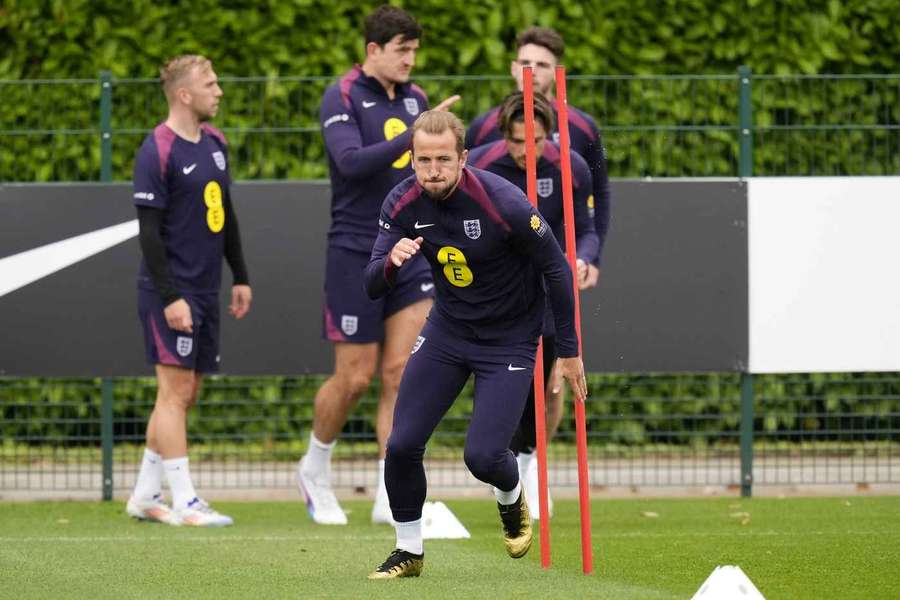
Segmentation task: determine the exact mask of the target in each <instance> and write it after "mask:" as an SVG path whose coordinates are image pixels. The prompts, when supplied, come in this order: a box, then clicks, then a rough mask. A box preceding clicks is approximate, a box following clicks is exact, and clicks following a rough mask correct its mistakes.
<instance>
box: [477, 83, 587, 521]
mask: <svg viewBox="0 0 900 600" xmlns="http://www.w3.org/2000/svg"><path fill="white" fill-rule="evenodd" d="M498 123H499V127H500V131H501V132H503V139H502V140H499V141H496V142H492V143H490V144H485V145H484V146H479V147H478V148H475V149H474V150H471V151H470V152H469V164H470V165H472V166H473V167H476V168H479V169H484V170H486V171H490V172H491V173H496V174H497V175H500V176H501V177H503V178H504V179H506V180H508V181H510V182H512V183H514V184H515V185H516V186H517V187H518V188H519V189H520V190H522V191H523V192H524V191H525V190H526V182H525V174H526V173H525V99H524V95H523V94H522V92H515V93H513V94H510V95H509V96H508V97H507V98H506V100H504V102H503V104H502V105H501V106H500V113H499V119H498ZM553 126H554V122H553V108H552V107H551V105H550V102H549V101H548V100H547V99H546V98H545V97H544V96H543V94H540V93H539V92H535V94H534V140H535V154H536V156H537V190H536V191H537V197H538V209H539V210H540V211H541V214H542V215H543V216H544V218H546V219H547V224H548V225H549V226H550V229H551V230H552V231H553V236H554V237H555V238H556V241H557V242H558V243H559V246H560V248H561V249H565V243H566V242H565V232H564V228H563V194H562V192H563V190H562V171H561V161H560V149H559V145H557V144H555V143H554V142H552V141H550V140H548V139H547V136H548V134H549V132H551V131H553V128H554V127H553ZM571 160H572V186H573V205H574V206H573V208H574V215H575V247H576V253H577V255H578V256H577V259H576V265H577V269H578V276H579V279H583V278H584V277H585V274H586V273H585V272H586V271H587V268H588V265H590V264H591V263H592V262H593V261H594V260H595V259H596V258H597V253H598V249H599V241H598V239H597V234H596V232H595V231H594V222H593V219H591V216H590V214H589V211H588V198H589V196H590V195H591V172H590V170H589V169H588V166H587V163H585V161H584V159H583V158H581V157H580V156H579V155H578V154H575V153H574V152H573V153H572V154H571ZM543 349H544V382H545V383H546V384H547V385H548V386H549V385H550V384H551V380H550V371H551V369H552V368H553V364H554V362H555V361H556V338H555V335H554V329H553V316H552V315H550V314H548V315H547V319H546V321H545V324H544V345H543ZM551 391H552V390H550V389H549V388H548V389H547V395H548V396H551V394H550V392H551ZM554 397H555V399H557V402H555V403H550V404H548V407H547V408H548V413H549V414H548V415H547V421H548V427H547V440H548V441H549V440H550V438H552V436H553V433H554V432H555V431H556V428H557V426H558V425H559V421H560V418H561V416H562V406H561V402H560V401H559V400H560V395H559V394H556V395H555V396H554ZM536 445H537V441H536V433H535V420H534V388H533V386H532V388H531V389H530V390H529V392H528V401H527V402H526V404H525V411H524V412H523V414H522V420H521V423H520V424H519V429H518V431H516V435H515V436H514V437H513V442H512V444H511V446H510V448H511V449H512V451H513V452H514V453H515V454H516V458H517V461H518V462H519V466H520V471H519V476H520V477H521V479H522V482H523V484H524V486H525V498H526V499H527V501H528V505H529V506H530V507H531V508H532V516H533V517H534V518H538V510H537V506H538V478H537V466H538V465H537V461H536V460H534V459H533V458H532V454H533V453H534V449H535V447H536ZM523 455H524V456H523ZM520 457H521V458H520ZM548 499H549V496H548ZM551 502H552V500H551ZM551 506H552V504H551Z"/></svg>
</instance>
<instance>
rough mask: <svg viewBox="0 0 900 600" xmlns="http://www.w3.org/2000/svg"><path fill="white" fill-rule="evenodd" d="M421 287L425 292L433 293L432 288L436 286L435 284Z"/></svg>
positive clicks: (424, 284) (426, 284)
mask: <svg viewBox="0 0 900 600" xmlns="http://www.w3.org/2000/svg"><path fill="white" fill-rule="evenodd" d="M419 287H420V289H421V290H422V291H423V292H429V291H431V288H433V287H434V284H433V283H423V284H422V285H421V286H419Z"/></svg>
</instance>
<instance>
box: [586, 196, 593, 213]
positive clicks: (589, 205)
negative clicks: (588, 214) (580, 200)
mask: <svg viewBox="0 0 900 600" xmlns="http://www.w3.org/2000/svg"><path fill="white" fill-rule="evenodd" d="M587 205H588V209H589V210H594V195H593V194H591V195H590V196H588V199H587Z"/></svg>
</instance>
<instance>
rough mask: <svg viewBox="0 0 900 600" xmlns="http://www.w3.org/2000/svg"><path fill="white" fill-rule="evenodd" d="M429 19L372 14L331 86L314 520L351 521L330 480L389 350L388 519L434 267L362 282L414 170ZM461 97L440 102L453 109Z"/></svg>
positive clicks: (383, 430)
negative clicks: (357, 54)
mask: <svg viewBox="0 0 900 600" xmlns="http://www.w3.org/2000/svg"><path fill="white" fill-rule="evenodd" d="M421 33H422V30H421V27H420V26H419V24H418V23H417V22H416V21H415V19H414V18H413V17H412V16H410V15H409V14H407V13H406V12H404V11H403V10H402V9H399V8H396V7H393V6H382V7H380V8H378V9H376V10H375V11H374V12H373V13H372V14H370V15H369V16H368V17H367V18H366V20H365V41H366V59H365V61H364V62H363V64H362V66H360V65H356V66H355V67H353V68H352V69H350V71H348V72H347V73H346V74H345V75H344V76H343V77H341V79H340V81H338V83H336V84H334V85H332V86H331V87H329V88H328V89H327V90H326V91H325V95H324V96H323V97H322V104H321V107H320V117H321V126H322V135H323V137H324V138H325V147H326V149H327V153H328V167H329V172H330V175H331V193H332V205H331V216H332V223H331V229H330V230H329V232H328V252H327V258H326V266H325V299H324V302H325V306H324V315H323V323H322V329H323V336H324V337H325V338H326V339H328V340H330V341H331V342H333V344H334V374H333V375H332V376H331V377H330V378H329V379H328V380H327V381H326V382H325V383H324V384H323V385H322V387H321V388H319V391H318V393H317V394H316V399H315V415H314V418H313V428H312V431H311V432H310V440H309V446H308V448H307V452H306V454H305V455H304V456H303V458H302V459H301V461H300V462H299V464H298V468H297V481H298V484H299V486H300V491H301V493H302V494H303V495H304V496H305V498H306V502H307V507H308V509H309V514H310V515H311V516H312V518H313V520H315V522H316V523H321V524H332V525H344V524H346V523H347V517H346V515H345V514H344V511H343V510H342V509H341V507H340V505H339V504H338V501H337V498H336V497H335V495H334V492H333V491H332V487H331V479H330V473H331V467H330V465H331V452H332V448H333V447H334V444H335V443H336V441H337V437H338V435H339V434H340V432H341V429H342V428H343V427H344V424H345V423H346V422H347V417H348V415H349V413H350V411H351V410H352V408H353V406H354V405H355V404H356V401H357V399H358V398H359V397H360V395H361V394H362V393H363V392H364V391H365V390H366V389H367V388H368V387H369V382H370V381H371V379H372V377H373V376H374V374H375V369H376V366H377V364H378V354H379V349H380V350H381V384H382V387H381V397H380V399H379V404H378V413H377V419H376V434H377V437H378V445H379V458H380V460H379V475H378V483H377V487H376V494H375V503H374V506H373V509H372V521H373V522H374V523H390V522H391V515H390V506H389V505H388V501H387V492H386V491H385V488H384V460H383V458H384V444H385V442H386V440H387V436H388V434H389V433H390V431H391V419H392V417H393V411H394V403H395V401H396V398H397V387H398V386H399V384H400V375H401V374H402V373H403V367H404V366H405V365H406V360H407V358H408V357H409V349H410V348H411V347H412V345H413V342H415V339H416V334H417V333H418V332H419V330H420V329H421V328H422V324H423V323H424V322H425V315H427V314H428V311H429V309H430V308H431V303H432V297H433V295H434V283H433V282H432V280H431V273H430V272H429V270H428V265H427V264H426V263H425V261H423V260H417V261H414V262H413V263H412V264H410V265H409V268H408V269H405V270H404V273H403V277H401V279H400V281H398V282H397V284H396V286H394V288H393V289H392V290H391V293H390V294H388V295H387V296H385V297H384V298H381V299H379V300H378V301H372V300H370V299H369V298H367V297H366V295H365V292H364V291H363V289H362V286H361V285H360V279H361V278H362V274H363V270H364V269H365V267H366V264H368V262H369V255H370V254H371V251H372V245H373V244H374V242H375V233H376V231H375V229H374V228H373V226H372V225H373V224H374V223H375V222H376V221H377V220H378V211H379V209H380V208H381V203H382V202H383V201H384V198H385V196H387V194H388V192H390V190H391V189H392V188H393V187H394V186H395V185H397V184H398V183H399V182H400V181H402V180H404V179H405V178H407V177H409V176H410V175H411V174H412V170H411V168H410V166H409V162H410V155H409V143H410V132H409V126H410V125H411V124H412V122H413V120H415V118H416V117H417V116H418V115H419V114H420V113H421V112H423V111H425V110H427V109H428V99H427V98H426V96H425V93H424V92H423V91H422V89H421V88H419V87H418V86H417V85H415V84H413V83H411V82H410V81H409V75H410V71H411V69H412V67H413V65H414V64H415V56H416V50H417V49H418V47H419V38H420V37H421ZM456 100H458V96H453V97H451V98H448V99H447V100H445V101H444V102H442V103H441V104H440V105H439V106H438V107H437V108H438V109H446V108H447V107H449V106H450V105H451V104H453V102H455V101H456Z"/></svg>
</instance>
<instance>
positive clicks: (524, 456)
mask: <svg viewBox="0 0 900 600" xmlns="http://www.w3.org/2000/svg"><path fill="white" fill-rule="evenodd" d="M534 458H535V454H534V452H519V454H518V456H516V463H517V464H518V465H519V481H522V480H524V479H525V475H526V474H527V473H528V467H529V466H531V461H533V460H534Z"/></svg>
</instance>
